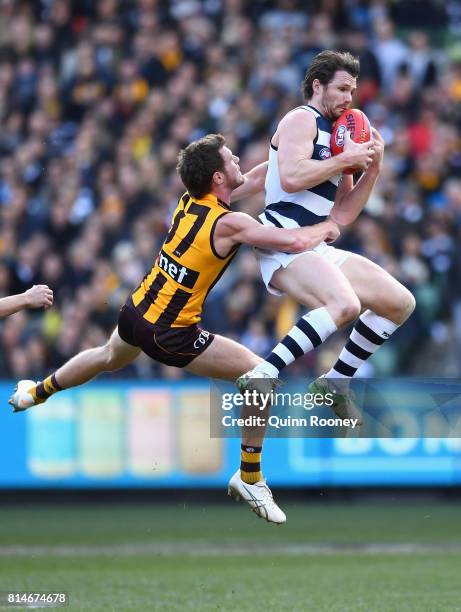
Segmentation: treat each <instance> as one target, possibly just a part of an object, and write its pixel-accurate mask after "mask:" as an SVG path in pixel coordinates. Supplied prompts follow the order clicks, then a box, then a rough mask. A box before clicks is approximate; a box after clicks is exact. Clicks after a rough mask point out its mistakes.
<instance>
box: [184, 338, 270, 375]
mask: <svg viewBox="0 0 461 612" xmlns="http://www.w3.org/2000/svg"><path fill="white" fill-rule="evenodd" d="M261 361H262V359H261V357H258V355H255V353H253V352H252V351H250V350H249V349H247V348H246V347H245V346H243V345H242V344H239V343H238V342H235V341H234V340H231V339H230V338H225V337H224V336H219V335H215V337H214V340H213V342H212V343H211V344H210V346H208V348H207V349H206V350H205V351H203V353H200V355H198V356H197V357H195V359H194V360H193V361H191V362H190V363H189V364H188V365H187V366H186V367H185V369H186V370H187V371H189V372H192V373H193V374H197V375H198V376H204V377H206V378H219V379H221V380H230V381H232V382H233V381H235V380H236V379H237V378H238V377H239V376H240V375H241V374H243V373H244V372H246V371H247V370H251V369H252V368H254V367H255V366H256V365H258V363H260V362H261Z"/></svg>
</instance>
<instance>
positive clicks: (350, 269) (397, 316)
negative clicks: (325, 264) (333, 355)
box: [322, 254, 415, 393]
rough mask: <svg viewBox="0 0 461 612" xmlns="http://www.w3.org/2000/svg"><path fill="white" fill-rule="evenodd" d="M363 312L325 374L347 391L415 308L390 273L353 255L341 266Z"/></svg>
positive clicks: (406, 291)
mask: <svg viewBox="0 0 461 612" xmlns="http://www.w3.org/2000/svg"><path fill="white" fill-rule="evenodd" d="M342 271H343V273H344V275H345V276H346V277H347V278H348V280H349V282H350V283H351V285H352V287H353V288H354V290H355V292H356V294H357V295H358V297H359V298H360V301H361V303H362V308H363V309H364V312H363V313H362V314H361V315H360V317H359V320H358V321H357V323H356V324H355V327H354V329H353V330H352V333H351V335H350V337H349V340H348V341H347V344H346V345H345V347H344V348H343V350H342V351H341V353H340V355H339V357H338V360H337V361H336V363H335V364H334V365H333V367H332V368H331V369H330V370H329V371H328V372H327V373H326V374H325V377H326V379H328V380H327V381H323V383H322V384H324V385H325V384H328V385H331V384H334V385H336V387H338V388H339V389H340V390H341V389H343V390H346V391H345V392H346V393H347V385H348V382H349V381H350V379H351V378H352V377H353V376H354V375H355V373H356V372H357V370H358V368H359V367H360V366H361V365H362V364H363V363H364V362H365V361H366V360H367V359H369V358H370V357H371V355H373V354H374V353H375V352H376V351H377V350H378V348H379V347H380V346H381V345H382V344H383V343H384V342H385V341H386V340H387V339H388V338H389V337H390V336H391V335H392V334H393V333H394V332H395V331H396V329H397V328H398V327H399V326H400V325H401V324H402V323H404V322H405V321H406V320H407V318H408V317H409V316H410V314H411V313H412V312H413V310H414V307H415V299H414V297H413V296H412V294H411V293H410V292H409V291H408V289H406V288H405V287H404V286H403V285H401V284H400V283H399V282H398V281H397V280H396V279H395V278H393V277H392V276H391V275H390V274H389V273H388V272H386V271H385V270H383V269H382V268H380V267H379V266H378V265H376V264H375V263H373V262H371V261H369V260H368V259H366V258H365V257H362V256H360V255H356V254H350V255H349V257H348V259H347V260H346V261H345V262H344V264H343V266H342Z"/></svg>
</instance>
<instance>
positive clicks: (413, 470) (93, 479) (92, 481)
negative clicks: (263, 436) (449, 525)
mask: <svg viewBox="0 0 461 612" xmlns="http://www.w3.org/2000/svg"><path fill="white" fill-rule="evenodd" d="M12 388H13V384H12V383H6V382H5V383H0V408H1V409H0V431H1V444H0V488H28V487H31V488H40V487H53V488H73V487H78V488H82V487H89V488H91V487H92V488H107V487H111V488H113V487H122V488H123V487H223V486H225V484H226V483H227V481H228V479H229V477H230V476H231V475H232V473H233V472H234V471H235V469H236V468H237V466H238V464H239V461H240V453H239V450H240V440H239V439H238V438H213V437H211V436H210V387H209V385H208V383H207V382H205V381H203V382H202V381H198V382H180V383H178V382H174V383H171V382H152V383H141V382H139V381H132V382H118V381H117V382H109V383H107V382H92V383H90V384H88V385H85V386H84V387H80V388H77V389H70V390H67V391H65V392H62V393H59V394H58V395H56V396H54V397H53V398H51V399H50V400H49V401H48V402H47V403H46V404H44V405H41V406H37V407H36V408H34V409H32V410H28V411H25V412H22V413H17V414H13V413H12V412H11V408H10V406H8V404H7V401H8V397H9V395H10V394H11V390H12ZM263 469H264V472H265V475H266V476H267V478H268V480H269V481H270V484H272V485H274V486H291V487H313V486H322V487H324V486H339V485H340V486H347V485H351V486H379V485H430V486H437V485H440V486H441V485H444V486H447V485H459V484H461V439H459V438H455V437H452V438H446V439H443V438H431V437H426V438H417V437H414V438H378V437H377V438H307V439H306V438H302V437H293V438H278V439H276V438H268V439H267V440H266V443H265V449H264V455H263Z"/></svg>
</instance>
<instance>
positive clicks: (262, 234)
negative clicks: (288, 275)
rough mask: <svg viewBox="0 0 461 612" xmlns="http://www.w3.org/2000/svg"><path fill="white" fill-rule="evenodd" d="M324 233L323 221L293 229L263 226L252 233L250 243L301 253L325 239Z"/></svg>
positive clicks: (265, 247) (325, 228)
mask: <svg viewBox="0 0 461 612" xmlns="http://www.w3.org/2000/svg"><path fill="white" fill-rule="evenodd" d="M326 233H327V226H326V224H325V223H318V224H317V225H312V226H311V227H302V228H295V229H284V228H276V227H274V228H273V227H267V226H263V227H261V228H260V229H259V231H258V232H257V233H253V234H252V236H251V238H250V240H251V242H250V244H253V246H256V247H259V248H262V249H274V250H277V251H283V252H285V253H301V252H302V251H306V250H309V249H313V248H314V247H316V246H317V245H319V244H320V243H321V242H322V241H323V240H324V239H325V236H326Z"/></svg>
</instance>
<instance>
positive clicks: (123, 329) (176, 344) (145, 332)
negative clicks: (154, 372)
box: [118, 304, 214, 368]
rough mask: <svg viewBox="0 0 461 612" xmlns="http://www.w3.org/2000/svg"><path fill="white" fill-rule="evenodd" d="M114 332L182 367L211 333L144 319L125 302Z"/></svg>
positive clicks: (207, 343)
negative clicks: (157, 323) (154, 323)
mask: <svg viewBox="0 0 461 612" xmlns="http://www.w3.org/2000/svg"><path fill="white" fill-rule="evenodd" d="M118 334H119V336H120V338H121V339H122V340H124V341H125V342H127V343H128V344H131V345H132V346H138V347H139V348H140V349H141V350H142V351H143V352H144V353H146V355H148V356H149V357H151V358H152V359H155V361H160V363H164V364H166V365H171V366H176V367H177V368H184V366H186V365H188V364H189V363H190V362H191V361H192V360H193V359H195V357H197V355H200V353H203V351H204V350H205V349H206V348H208V347H209V346H210V344H211V343H212V342H213V340H214V334H212V333H210V332H208V331H205V330H204V329H200V327H198V325H190V326H189V327H159V326H158V325H153V324H152V323H149V321H146V319H144V318H143V317H142V316H141V315H140V314H139V313H138V312H137V311H136V309H135V308H133V307H131V306H130V305H129V304H125V305H124V306H122V308H121V309H120V313H119V316H118Z"/></svg>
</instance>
